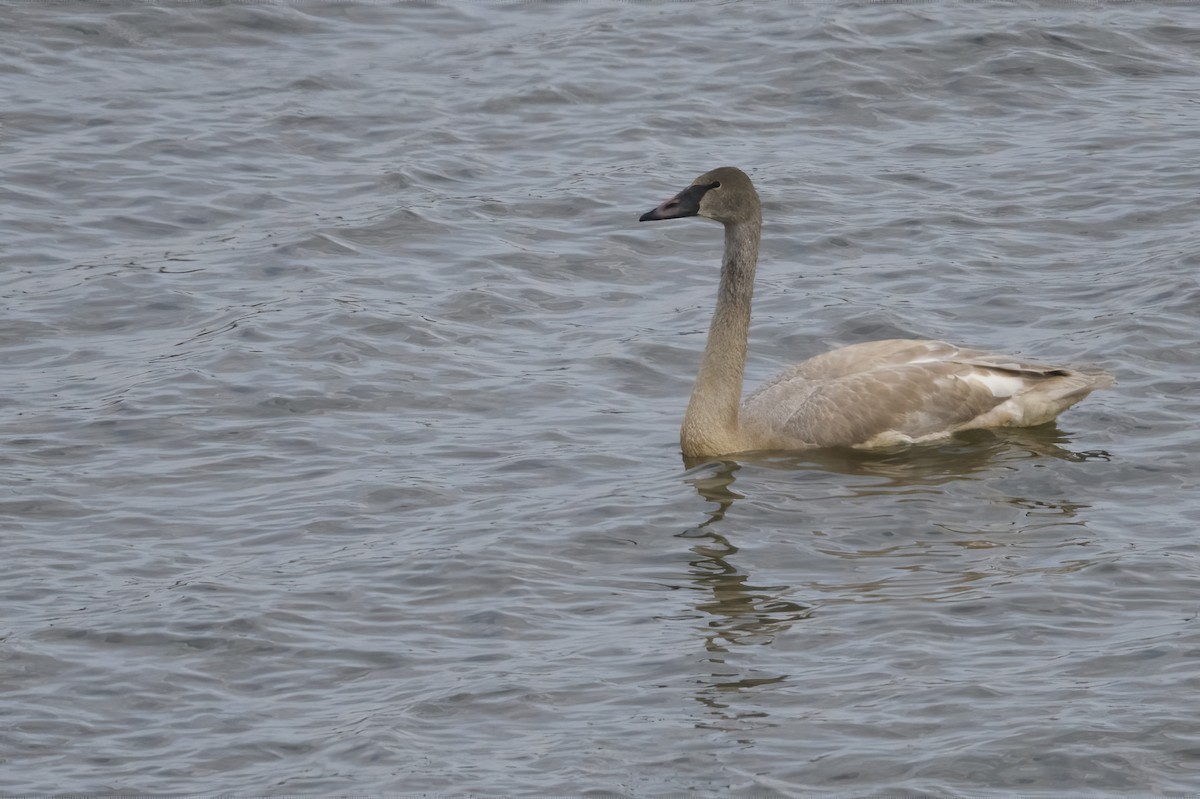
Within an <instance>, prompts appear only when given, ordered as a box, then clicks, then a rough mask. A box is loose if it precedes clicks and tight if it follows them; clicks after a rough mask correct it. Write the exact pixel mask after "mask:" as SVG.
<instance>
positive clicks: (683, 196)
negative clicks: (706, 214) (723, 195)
mask: <svg viewBox="0 0 1200 799" xmlns="http://www.w3.org/2000/svg"><path fill="white" fill-rule="evenodd" d="M720 185H721V184H720V183H717V182H713V183H707V184H703V185H692V186H688V187H687V188H686V189H684V190H683V191H681V192H679V193H678V194H676V195H675V196H674V197H672V198H671V199H669V200H667V201H666V202H664V203H663V204H662V205H660V206H658V207H657V208H655V209H654V210H653V211H647V212H646V213H644V214H642V215H641V217H640V218H639V219H638V221H639V222H654V221H657V220H660V219H683V218H685V217H689V216H696V215H697V214H699V213H700V200H701V199H703V198H704V195H705V194H706V193H707V192H708V191H709V190H711V189H715V188H717V187H718V186H720Z"/></svg>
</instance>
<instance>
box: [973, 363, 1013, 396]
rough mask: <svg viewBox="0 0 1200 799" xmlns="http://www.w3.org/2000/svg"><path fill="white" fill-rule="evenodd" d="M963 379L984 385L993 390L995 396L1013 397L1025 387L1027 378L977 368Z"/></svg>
mask: <svg viewBox="0 0 1200 799" xmlns="http://www.w3.org/2000/svg"><path fill="white" fill-rule="evenodd" d="M963 380H966V381H967V382H969V383H975V384H976V385H979V386H983V387H984V388H986V389H987V390H988V391H990V392H992V396H993V397H1011V396H1012V395H1013V394H1016V393H1017V392H1018V391H1020V390H1021V389H1023V388H1025V385H1026V383H1025V380H1024V379H1023V378H1020V377H1017V376H1016V375H1005V374H1000V373H999V372H986V371H982V370H977V371H974V372H971V373H970V374H969V375H967V376H965V377H964V378H963Z"/></svg>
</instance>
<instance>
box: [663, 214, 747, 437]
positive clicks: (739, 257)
mask: <svg viewBox="0 0 1200 799" xmlns="http://www.w3.org/2000/svg"><path fill="white" fill-rule="evenodd" d="M761 232H762V221H761V218H760V217H759V216H758V215H757V214H756V215H755V217H754V218H753V219H751V220H748V221H745V222H738V223H730V224H727V225H726V226H725V258H724V262H723V263H722V265H721V287H720V289H719V290H718V293H717V310H716V312H715V313H714V314H713V319H712V326H711V327H710V328H709V330H708V344H707V345H706V346H705V348H704V359H703V360H702V361H701V363H700V372H699V374H697V375H696V383H695V385H694V386H692V398H691V400H690V401H689V402H688V407H687V413H685V414H684V416H683V428H682V429H681V430H680V436H679V438H680V444H681V446H682V448H683V454H684V455H690V456H694V455H723V454H728V453H732V452H737V451H739V449H741V448H740V447H739V445H738V408H739V406H740V405H741V402H742V376H743V374H744V373H745V370H746V342H747V340H748V338H749V335H750V302H751V298H752V296H753V294H754V270H755V267H756V266H757V265H758V243H759V239H760V237H761Z"/></svg>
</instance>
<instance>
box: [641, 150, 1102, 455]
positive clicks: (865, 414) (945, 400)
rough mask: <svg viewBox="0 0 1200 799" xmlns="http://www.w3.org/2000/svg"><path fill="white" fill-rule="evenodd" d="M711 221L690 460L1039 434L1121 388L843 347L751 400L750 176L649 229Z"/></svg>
mask: <svg viewBox="0 0 1200 799" xmlns="http://www.w3.org/2000/svg"><path fill="white" fill-rule="evenodd" d="M688 216H702V217H707V218H708V219H714V220H716V221H718V222H720V223H722V224H723V225H724V226H725V256H724V260H723V263H722V267H721V283H720V288H719V289H718V292H717V308H716V312H715V313H714V314H713V321H712V326H711V327H710V329H709V333H708V343H707V344H706V346H705V348H704V358H703V360H702V361H701V363H700V371H699V373H698V374H697V376H696V383H695V385H694V386H693V388H692V397H691V400H690V401H689V402H688V408H687V413H685V414H684V417H683V426H682V428H681V430H680V444H681V446H682V448H683V454H684V455H685V456H688V457H698V456H705V455H729V454H733V453H737V452H747V451H750V450H798V449H810V448H814V447H877V446H887V445H890V444H898V443H908V442H915V441H928V440H932V439H936V438H940V437H944V436H948V435H950V434H951V433H954V432H956V431H960V430H971V429H975V428H981V427H1030V426H1033V425H1038V424H1043V423H1044V422H1048V421H1050V420H1052V419H1054V418H1055V417H1056V416H1058V414H1060V413H1062V412H1063V411H1064V410H1066V409H1067V408H1069V407H1071V406H1072V405H1074V404H1075V403H1076V402H1079V401H1080V400H1081V399H1083V398H1084V397H1086V396H1087V395H1088V394H1089V393H1090V392H1092V391H1093V390H1095V389H1097V388H1103V387H1105V386H1108V385H1111V384H1112V382H1113V381H1112V377H1110V376H1109V375H1107V374H1105V373H1104V372H1100V371H1080V370H1076V369H1069V368H1066V367H1061V366H1048V365H1045V364H1038V363H1033V362H1028V361H1023V360H1019V359H1016V358H1013V357H1011V356H1006V355H996V354H994V353H989V352H983V351H981V350H969V349H962V348H959V347H955V346H954V345H952V344H946V343H945V342H942V341H919V340H903V339H893V340H888V341H872V342H869V343H866V344H855V345H853V346H850V347H843V348H841V349H838V350H833V351H832V352H827V353H825V354H823V355H818V356H816V357H815V358H810V359H809V360H807V361H804V362H803V363H799V364H796V365H795V366H792V367H791V368H789V369H786V370H784V371H783V372H782V373H780V374H779V375H777V376H775V377H774V378H772V379H771V380H769V381H767V382H766V383H765V384H763V385H762V386H761V387H759V388H758V389H757V390H756V391H755V392H754V393H752V394H751V395H750V396H749V397H747V398H746V399H745V401H742V396H741V395H742V376H743V374H744V371H745V363H746V342H747V339H748V336H749V332H750V302H751V296H752V295H753V292H754V271H755V268H756V266H757V263H758V245H759V239H760V234H761V230H762V210H761V205H760V203H759V200H758V193H757V192H756V191H755V190H754V185H753V184H752V183H751V182H750V178H748V177H747V176H746V174H745V173H744V172H742V171H741V170H740V169H737V168H735V167H721V168H719V169H714V170H713V171H711V172H707V173H705V174H703V175H701V176H700V177H698V178H696V180H695V181H694V182H693V183H692V185H691V186H689V187H687V188H686V189H684V190H683V191H681V192H680V193H679V194H677V195H676V196H674V197H672V198H671V199H669V200H667V201H666V202H664V203H663V204H662V205H660V206H658V207H657V208H655V209H654V210H653V211H650V212H648V213H646V214H643V215H642V217H641V221H643V222H645V221H649V220H656V219H678V218H682V217H688Z"/></svg>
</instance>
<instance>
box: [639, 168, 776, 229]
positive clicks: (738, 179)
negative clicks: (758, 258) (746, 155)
mask: <svg viewBox="0 0 1200 799" xmlns="http://www.w3.org/2000/svg"><path fill="white" fill-rule="evenodd" d="M687 216H703V217H706V218H708V219H715V220H716V221H718V222H720V223H722V224H725V225H735V224H738V223H740V222H751V221H758V220H760V219H761V217H762V210H761V206H760V205H759V201H758V192H756V191H755V190H754V184H753V183H751V182H750V178H749V177H748V176H747V175H746V173H745V172H743V171H742V170H740V169H738V168H737V167H735V166H723V167H718V168H717V169H714V170H712V171H711V172H705V173H704V174H703V175H701V176H700V177H698V178H696V179H695V180H694V181H692V185H690V186H688V187H687V188H686V189H684V190H683V191H681V192H679V193H678V194H676V195H675V196H674V197H672V198H671V199H669V200H667V201H666V202H664V203H663V204H662V205H660V206H658V207H657V208H655V209H654V210H653V211H647V212H646V213H644V214H642V216H641V218H640V219H639V220H638V221H639V222H651V221H654V220H658V219H682V218H684V217H687Z"/></svg>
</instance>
